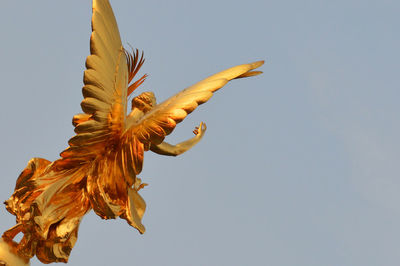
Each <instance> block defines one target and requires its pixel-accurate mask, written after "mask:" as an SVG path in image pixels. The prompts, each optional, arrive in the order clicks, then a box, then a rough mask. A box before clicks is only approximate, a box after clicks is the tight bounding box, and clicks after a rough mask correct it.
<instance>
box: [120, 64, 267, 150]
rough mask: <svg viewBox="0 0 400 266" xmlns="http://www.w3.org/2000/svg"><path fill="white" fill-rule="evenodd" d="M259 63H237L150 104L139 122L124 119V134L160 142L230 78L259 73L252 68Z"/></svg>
mask: <svg viewBox="0 0 400 266" xmlns="http://www.w3.org/2000/svg"><path fill="white" fill-rule="evenodd" d="M263 64H264V61H257V62H254V63H250V64H243V65H238V66H235V67H232V68H229V69H226V70H224V71H221V72H219V73H217V74H214V75H212V76H210V77H208V78H206V79H204V80H202V81H200V82H198V83H196V84H194V85H192V86H190V87H188V88H186V89H184V90H183V91H181V92H179V93H178V94H176V95H174V96H172V97H171V98H169V99H167V100H166V101H164V102H162V103H161V104H159V105H156V106H155V107H153V109H152V110H150V111H149V112H147V113H146V114H145V115H144V116H143V117H142V118H141V119H140V120H139V121H135V120H134V119H130V118H128V119H127V121H126V129H127V130H126V132H125V135H135V136H136V137H137V138H138V139H139V141H140V142H142V143H148V142H151V143H153V144H155V145H158V144H160V143H161V142H162V141H163V140H164V138H165V137H166V136H167V135H168V134H170V133H171V132H172V131H173V130H174V128H175V126H176V124H177V123H179V122H181V121H182V120H183V119H184V118H185V117H186V116H187V115H188V114H190V113H191V112H193V110H194V109H196V108H197V106H199V105H200V104H203V103H205V102H207V101H208V100H209V99H210V98H211V96H212V95H213V93H214V92H215V91H217V90H219V89H220V88H222V87H223V86H224V85H225V84H226V83H228V81H230V80H232V79H237V78H245V77H251V76H255V75H259V74H261V73H262V72H261V71H253V70H254V69H256V68H258V67H260V66H261V65H263Z"/></svg>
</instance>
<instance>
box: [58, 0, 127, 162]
mask: <svg viewBox="0 0 400 266" xmlns="http://www.w3.org/2000/svg"><path fill="white" fill-rule="evenodd" d="M86 68H87V70H85V72H84V87H83V89H82V93H83V96H84V100H83V101H82V103H81V107H82V110H83V111H84V114H78V115H76V116H74V118H73V124H74V125H75V132H76V135H75V136H74V137H72V138H71V139H70V140H69V142H68V144H69V145H70V147H69V148H68V149H66V150H65V151H63V152H62V153H61V156H62V157H63V158H64V160H63V162H66V161H67V162H68V161H71V162H76V161H78V162H79V161H88V160H90V159H91V158H94V157H96V155H98V154H101V153H102V152H103V151H104V149H105V148H106V145H112V143H113V142H114V141H115V140H117V139H118V138H119V137H120V136H121V132H123V130H124V125H125V117H126V101H127V87H128V83H129V79H130V76H129V70H130V69H128V64H127V57H126V53H125V50H124V48H123V46H122V43H121V39H120V35H119V31H118V26H117V22H116V20H115V17H114V14H113V11H112V9H111V6H110V4H109V2H108V1H107V0H93V16H92V35H91V38H90V55H89V56H88V57H87V59H86Z"/></svg>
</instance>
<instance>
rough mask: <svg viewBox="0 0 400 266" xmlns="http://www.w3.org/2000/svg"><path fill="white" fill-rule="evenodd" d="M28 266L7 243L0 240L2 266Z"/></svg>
mask: <svg viewBox="0 0 400 266" xmlns="http://www.w3.org/2000/svg"><path fill="white" fill-rule="evenodd" d="M3 265H5V266H27V265H30V264H29V262H28V263H26V262H25V261H24V260H23V259H21V258H20V257H18V256H17V255H16V254H15V253H14V252H13V251H12V248H11V247H10V246H9V244H8V243H7V242H5V241H4V240H3V238H0V266H3Z"/></svg>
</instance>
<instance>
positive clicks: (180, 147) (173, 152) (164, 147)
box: [150, 122, 207, 156]
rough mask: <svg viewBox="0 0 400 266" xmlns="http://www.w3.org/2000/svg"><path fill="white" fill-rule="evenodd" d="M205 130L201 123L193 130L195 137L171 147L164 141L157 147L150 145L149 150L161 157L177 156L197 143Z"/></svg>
mask: <svg viewBox="0 0 400 266" xmlns="http://www.w3.org/2000/svg"><path fill="white" fill-rule="evenodd" d="M206 129H207V127H206V124H205V123H203V122H201V123H200V125H199V126H198V127H196V128H195V129H194V130H193V133H194V134H195V135H196V136H194V137H193V138H191V139H188V140H186V141H183V142H181V143H178V144H176V145H171V144H169V143H167V142H165V141H163V142H162V143H160V144H158V145H154V144H151V146H150V150H151V151H153V152H155V153H158V154H161V155H167V156H177V155H179V154H182V153H184V152H185V151H187V150H189V149H190V148H192V147H193V146H194V145H196V143H197V142H199V141H200V140H201V138H202V137H203V136H204V133H205V132H206Z"/></svg>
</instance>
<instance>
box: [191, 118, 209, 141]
mask: <svg viewBox="0 0 400 266" xmlns="http://www.w3.org/2000/svg"><path fill="white" fill-rule="evenodd" d="M206 129H207V126H206V123H204V122H201V123H200V125H199V126H198V127H195V128H194V130H193V133H194V134H195V135H196V137H198V138H201V137H203V135H204V133H205V132H206Z"/></svg>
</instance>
